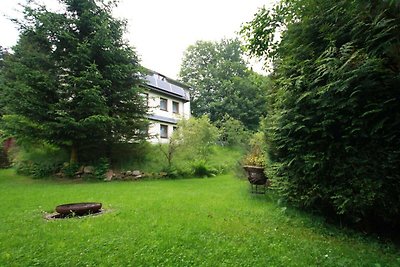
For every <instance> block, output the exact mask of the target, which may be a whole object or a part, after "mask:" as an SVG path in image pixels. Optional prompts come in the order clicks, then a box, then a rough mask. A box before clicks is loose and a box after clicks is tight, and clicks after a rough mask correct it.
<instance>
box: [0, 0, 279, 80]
mask: <svg viewBox="0 0 400 267" xmlns="http://www.w3.org/2000/svg"><path fill="white" fill-rule="evenodd" d="M275 1H276V0H196V1H191V0H121V1H120V4H119V5H118V7H117V8H116V9H115V10H114V16H115V17H118V18H125V19H127V21H128V26H127V30H128V32H127V34H126V36H125V38H126V39H127V40H128V41H129V43H130V44H131V45H132V46H134V47H135V48H136V51H137V53H138V55H139V56H140V58H141V62H142V64H143V66H145V67H147V68H150V69H153V70H155V71H158V72H160V73H162V74H165V75H167V76H169V77H171V78H177V75H178V73H179V67H180V64H181V61H182V56H183V52H184V51H185V49H186V48H187V47H188V46H189V45H191V44H194V43H195V42H196V41H197V40H208V41H218V40H220V39H222V38H233V37H235V36H236V33H237V32H238V31H239V30H240V26H241V24H242V23H244V22H247V21H250V20H251V19H252V18H253V15H254V14H255V13H256V12H257V9H258V8H260V7H262V6H263V5H266V6H268V7H269V6H271V5H272V3H274V2H275ZM21 2H22V3H24V2H25V1H23V0H22V1H21V0H1V11H0V15H1V17H0V33H1V39H0V45H1V46H3V47H11V46H13V45H14V44H15V43H16V41H17V39H18V31H17V29H16V27H15V25H14V24H13V23H12V22H10V21H9V20H8V19H7V17H17V16H20V15H19V12H18V10H21V8H20V7H19V6H18V3H21ZM40 2H43V3H45V4H46V5H48V6H50V7H53V8H55V7H56V6H57V4H56V2H57V1H56V0H41V1H40ZM259 67H260V66H259V65H258V66H257V65H256V66H254V68H255V69H256V70H257V69H259Z"/></svg>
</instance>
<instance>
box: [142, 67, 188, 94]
mask: <svg viewBox="0 0 400 267" xmlns="http://www.w3.org/2000/svg"><path fill="white" fill-rule="evenodd" d="M159 77H162V79H160V78H159ZM145 79H146V83H147V85H148V86H149V87H150V88H152V89H154V90H156V91H158V92H160V93H164V94H167V95H170V96H174V97H176V98H179V99H182V100H184V101H189V100H190V96H189V93H188V92H187V91H186V90H188V89H189V87H188V86H186V85H184V84H182V83H180V82H178V81H175V80H173V79H170V78H168V77H166V76H164V75H162V74H159V73H157V72H153V71H150V70H149V74H147V75H146V76H145Z"/></svg>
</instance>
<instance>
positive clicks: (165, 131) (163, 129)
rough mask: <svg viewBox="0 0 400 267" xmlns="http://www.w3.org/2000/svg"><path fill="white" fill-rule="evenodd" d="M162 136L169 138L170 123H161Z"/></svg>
mask: <svg viewBox="0 0 400 267" xmlns="http://www.w3.org/2000/svg"><path fill="white" fill-rule="evenodd" d="M160 137H161V138H168V125H164V124H160Z"/></svg>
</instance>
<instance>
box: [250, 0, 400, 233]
mask: <svg viewBox="0 0 400 267" xmlns="http://www.w3.org/2000/svg"><path fill="white" fill-rule="evenodd" d="M395 2H396V1H314V0H301V1H282V2H281V4H280V5H279V6H276V7H275V9H274V10H272V11H268V10H265V9H262V10H260V11H259V13H258V14H257V15H256V17H255V19H254V20H253V21H252V22H251V23H249V24H247V25H246V26H245V28H244V33H245V34H246V35H247V40H248V42H249V48H250V50H251V51H252V52H253V53H254V54H256V55H259V56H264V57H268V58H274V62H273V63H274V82H275V86H274V88H273V89H271V90H270V91H269V95H268V97H269V99H268V101H269V103H268V107H269V110H268V117H267V120H266V122H267V126H266V136H267V141H268V147H269V151H268V152H269V156H270V159H271V161H272V163H273V164H272V165H270V166H269V170H268V171H269V172H270V173H272V174H273V176H274V181H273V184H274V185H275V186H276V187H277V188H278V189H279V190H280V192H281V193H282V194H283V196H285V197H286V199H287V200H289V201H290V202H291V203H294V204H296V205H298V206H301V207H305V208H309V209H316V210H320V211H324V212H330V213H331V212H333V213H334V214H338V215H341V216H343V217H345V218H349V219H351V220H352V221H353V222H359V221H360V220H361V221H362V222H363V223H366V224H368V223H377V222H379V224H381V223H383V222H384V221H385V222H388V223H390V224H392V225H395V224H398V223H399V219H400V218H399V214H400V198H399V196H400V169H399V167H400V91H399V89H400V56H399V55H400V27H399V25H400V10H399V6H398V5H396V4H395ZM283 25H285V28H283V29H282V30H283V33H282V39H281V40H280V41H277V42H276V40H277V39H274V35H275V34H276V30H277V28H278V27H280V26H283Z"/></svg>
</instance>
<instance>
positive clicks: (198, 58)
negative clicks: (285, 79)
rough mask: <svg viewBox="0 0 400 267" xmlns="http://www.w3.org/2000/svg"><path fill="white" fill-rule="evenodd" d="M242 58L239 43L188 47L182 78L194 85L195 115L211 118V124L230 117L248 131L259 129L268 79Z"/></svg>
mask: <svg viewBox="0 0 400 267" xmlns="http://www.w3.org/2000/svg"><path fill="white" fill-rule="evenodd" d="M242 56H243V51H242V49H241V45H240V42H239V41H238V40H222V41H220V42H206V41H198V42H196V43H195V44H194V45H192V46H189V48H188V49H187V50H186V52H185V55H184V59H183V61H182V65H181V70H180V74H179V75H180V77H181V79H182V81H183V82H185V83H187V84H190V85H191V86H192V91H191V97H192V102H191V107H192V112H193V115H195V116H202V115H208V116H209V117H210V120H211V121H212V122H215V121H217V120H220V119H222V118H223V117H224V116H225V115H229V116H230V117H232V118H235V119H237V120H239V121H241V122H242V123H243V124H244V125H245V126H246V127H247V128H249V129H256V128H257V127H258V124H259V120H260V116H261V115H263V114H264V113H265V109H264V106H265V97H264V92H265V88H266V87H267V86H268V83H269V79H268V78H267V77H264V76H262V75H259V74H257V73H255V72H253V71H251V70H248V69H247V67H246V63H245V61H244V60H243V58H242Z"/></svg>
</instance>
